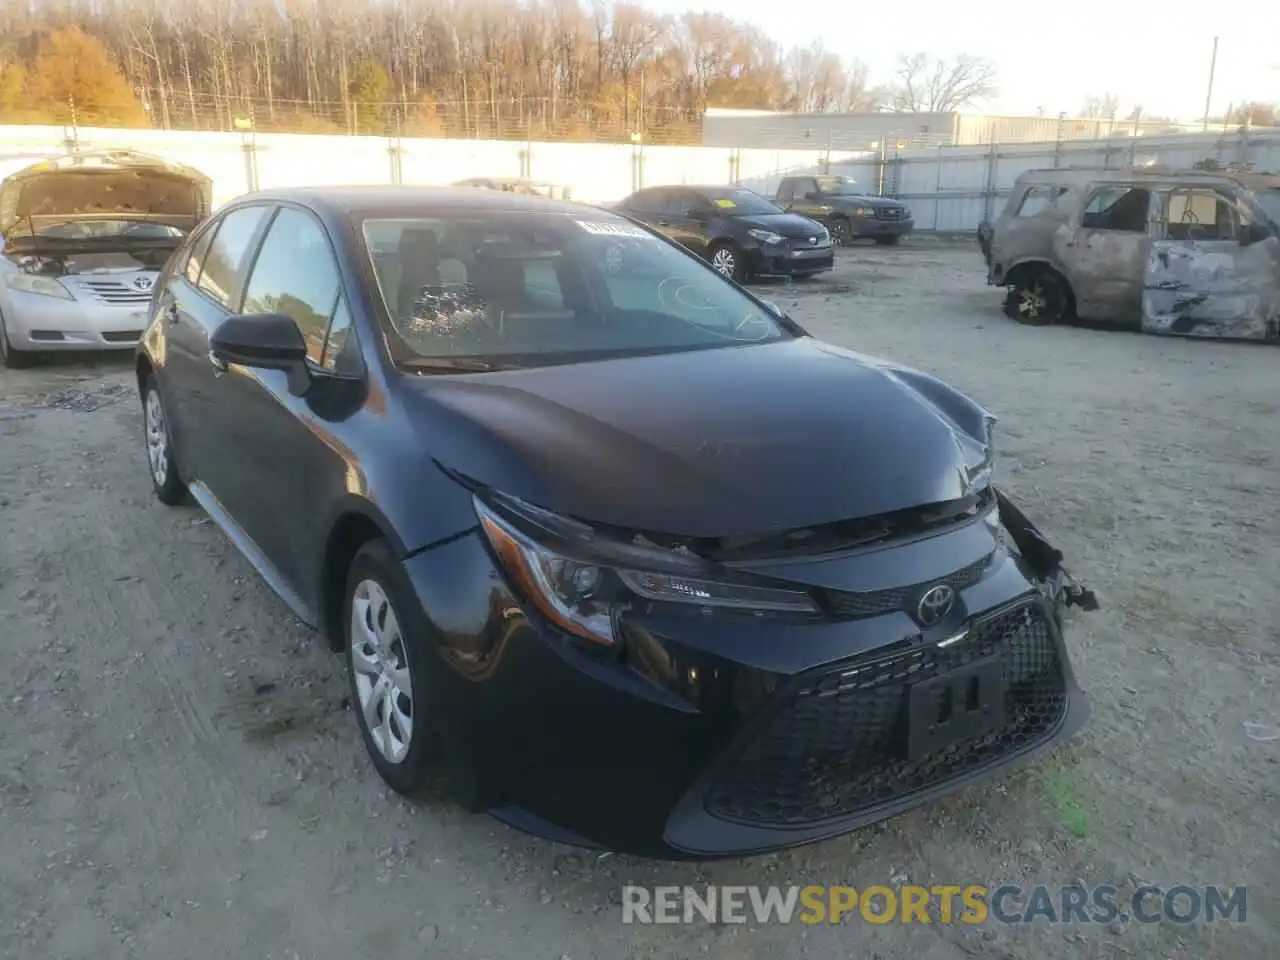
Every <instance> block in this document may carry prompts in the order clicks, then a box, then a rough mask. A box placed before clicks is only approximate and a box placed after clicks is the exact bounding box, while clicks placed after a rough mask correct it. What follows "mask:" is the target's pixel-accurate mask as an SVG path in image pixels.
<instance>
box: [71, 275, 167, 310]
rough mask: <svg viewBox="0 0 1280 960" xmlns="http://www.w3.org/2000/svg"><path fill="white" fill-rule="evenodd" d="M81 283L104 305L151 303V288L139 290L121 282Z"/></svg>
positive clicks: (82, 281) (89, 281)
mask: <svg viewBox="0 0 1280 960" xmlns="http://www.w3.org/2000/svg"><path fill="white" fill-rule="evenodd" d="M80 283H81V284H82V285H83V286H84V288H85V290H87V291H88V292H89V293H91V294H93V295H94V297H96V298H97V299H98V300H101V301H102V302H103V303H110V304H121V305H124V304H135V303H150V302H151V288H150V287H147V289H146V290H139V289H138V288H137V287H135V286H133V284H132V283H128V282H124V281H121V280H81V281H80Z"/></svg>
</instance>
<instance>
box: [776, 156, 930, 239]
mask: <svg viewBox="0 0 1280 960" xmlns="http://www.w3.org/2000/svg"><path fill="white" fill-rule="evenodd" d="M774 201H775V202H776V203H777V204H778V206H780V207H781V208H782V209H784V210H787V211H790V212H791V213H798V214H801V215H802V216H806V217H812V218H813V219H814V220H817V221H818V222H820V223H823V224H825V225H826V227H827V229H828V230H830V231H831V236H832V237H834V238H835V241H836V243H838V244H841V245H847V244H850V243H852V242H853V241H854V240H862V239H869V240H874V241H875V242H876V243H878V244H880V245H882V246H892V245H894V244H897V243H900V242H902V238H903V237H905V236H906V235H907V234H909V233H910V232H911V231H912V230H913V229H914V228H915V219H914V218H913V217H912V216H911V208H910V207H908V206H907V205H906V204H905V203H903V202H902V201H901V200H894V199H892V198H890V197H877V196H872V195H870V194H868V193H867V192H866V191H865V190H863V189H862V188H861V187H859V186H858V183H857V181H856V180H854V179H852V178H851V177H842V176H835V175H826V174H803V175H800V176H791V177H783V178H782V182H781V183H779V184H778V190H777V193H776V194H775V195H774Z"/></svg>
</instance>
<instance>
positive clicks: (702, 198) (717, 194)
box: [616, 186, 835, 283]
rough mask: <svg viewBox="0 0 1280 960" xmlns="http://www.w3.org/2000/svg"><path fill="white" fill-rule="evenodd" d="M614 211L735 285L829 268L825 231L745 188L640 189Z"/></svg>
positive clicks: (831, 251) (831, 252) (832, 254)
mask: <svg viewBox="0 0 1280 960" xmlns="http://www.w3.org/2000/svg"><path fill="white" fill-rule="evenodd" d="M616 209H617V211H618V212H619V213H621V214H624V215H625V216H627V217H630V218H631V219H632V220H635V221H638V222H640V223H643V224H646V225H647V226H649V227H651V228H652V229H654V230H657V231H659V232H660V233H662V234H663V235H664V236H666V237H668V238H670V239H671V240H673V241H675V242H676V243H678V244H680V245H681V246H683V247H685V248H686V249H688V250H690V251H691V252H692V253H695V254H697V255H698V256H700V257H702V258H703V259H704V260H707V261H709V262H710V263H711V265H712V266H713V267H714V268H715V269H716V270H717V271H719V272H720V273H722V274H724V276H726V277H730V278H731V279H733V280H736V281H738V282H739V283H745V282H747V281H749V280H751V279H752V278H754V277H794V278H797V279H803V278H807V277H813V276H816V275H817V274H819V273H823V272H825V271H827V270H830V269H831V268H832V267H833V266H834V265H835V251H834V249H833V247H832V243H831V234H830V233H828V232H827V229H826V227H824V226H823V225H822V224H820V223H818V222H816V221H814V220H810V219H809V218H808V217H801V216H798V215H796V214H794V213H787V212H786V211H785V210H783V209H782V208H780V207H778V206H777V205H776V204H774V203H773V202H772V201H770V200H767V199H765V198H764V197H762V196H760V194H758V193H755V192H754V191H751V190H748V189H746V188H745V187H736V186H734V187H716V186H667V187H645V188H644V189H643V190H637V191H636V192H635V193H633V194H631V196H629V197H627V198H626V199H625V200H623V201H622V202H621V203H619V204H618V205H617V207H616Z"/></svg>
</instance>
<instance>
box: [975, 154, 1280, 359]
mask: <svg viewBox="0 0 1280 960" xmlns="http://www.w3.org/2000/svg"><path fill="white" fill-rule="evenodd" d="M978 242H979V244H980V245H981V248H982V254H983V257H984V258H985V260H986V262H987V268H988V272H987V282H988V283H989V284H992V285H994V286H1001V287H1004V288H1006V290H1007V291H1008V293H1007V295H1006V298H1005V302H1004V310H1005V313H1006V314H1008V315H1009V316H1010V317H1012V318H1013V319H1015V320H1017V321H1019V322H1021V323H1026V324H1046V323H1054V322H1056V321H1059V320H1062V319H1064V318H1066V317H1068V316H1072V315H1074V316H1076V317H1079V318H1080V319H1082V320H1089V321H1095V322H1101V323H1107V324H1116V325H1126V326H1132V325H1133V324H1134V323H1135V322H1136V323H1137V324H1138V325H1140V327H1141V329H1142V330H1143V331H1144V332H1146V333H1168V334H1184V335H1189V336H1205V337H1229V338H1233V339H1235V338H1240V339H1254V340H1266V339H1276V338H1280V238H1278V237H1277V228H1276V223H1275V221H1274V220H1273V219H1272V218H1271V217H1269V216H1268V215H1267V212H1266V210H1265V209H1264V208H1263V206H1262V205H1261V204H1260V203H1259V202H1258V197H1257V196H1256V195H1255V194H1254V193H1253V191H1252V190H1250V189H1249V187H1248V186H1246V184H1245V182H1244V181H1243V180H1242V179H1241V178H1240V177H1238V176H1235V175H1231V174H1228V173H1218V172H1207V171H1200V170H1192V171H1173V170H1168V169H1165V168H1161V167H1140V168H1132V169H1101V168H1098V169H1080V168H1077V169H1071V168H1064V169H1054V170H1029V171H1027V172H1025V173H1023V174H1022V175H1021V176H1020V177H1018V180H1017V182H1016V183H1015V185H1014V187H1013V191H1012V192H1011V194H1010V196H1009V199H1008V202H1007V203H1006V204H1005V208H1004V210H1003V212H1002V213H1001V214H1000V216H999V217H998V218H997V219H996V221H995V222H994V223H983V224H982V226H980V227H979V228H978Z"/></svg>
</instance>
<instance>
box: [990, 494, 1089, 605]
mask: <svg viewBox="0 0 1280 960" xmlns="http://www.w3.org/2000/svg"><path fill="white" fill-rule="evenodd" d="M996 503H997V506H998V509H999V511H1000V523H1001V525H1003V526H1004V528H1005V530H1006V531H1007V532H1008V534H1009V537H1010V539H1011V540H1013V544H1014V546H1015V547H1017V549H1018V553H1019V554H1020V555H1021V556H1022V559H1023V560H1024V561H1025V562H1026V564H1027V566H1028V567H1029V568H1030V570H1031V573H1032V574H1034V575H1035V577H1036V579H1037V580H1038V581H1039V582H1040V584H1041V590H1042V592H1043V593H1044V595H1045V596H1046V597H1047V598H1048V599H1049V600H1050V601H1052V602H1053V606H1054V611H1055V612H1056V614H1057V616H1058V620H1059V624H1061V621H1062V616H1063V612H1064V611H1065V609H1066V608H1067V607H1079V608H1080V609H1081V610H1097V609H1098V597H1097V595H1096V594H1095V593H1094V592H1093V591H1092V590H1090V589H1089V588H1088V587H1086V586H1084V585H1083V584H1082V583H1080V582H1079V581H1077V580H1076V579H1075V578H1074V577H1072V576H1071V574H1070V573H1068V572H1067V569H1066V567H1064V566H1063V565H1062V560H1063V557H1062V551H1061V550H1059V549H1058V548H1057V547H1055V546H1053V545H1052V544H1051V543H1049V541H1048V540H1046V539H1045V536H1044V534H1043V533H1041V532H1040V530H1039V528H1038V527H1036V525H1035V524H1034V523H1032V522H1031V521H1030V520H1029V519H1027V515H1026V514H1025V513H1023V512H1022V511H1021V510H1019V509H1018V508H1017V506H1015V505H1014V503H1013V502H1012V501H1011V500H1010V499H1009V498H1008V496H1006V495H1005V493H1004V491H1002V490H996Z"/></svg>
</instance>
